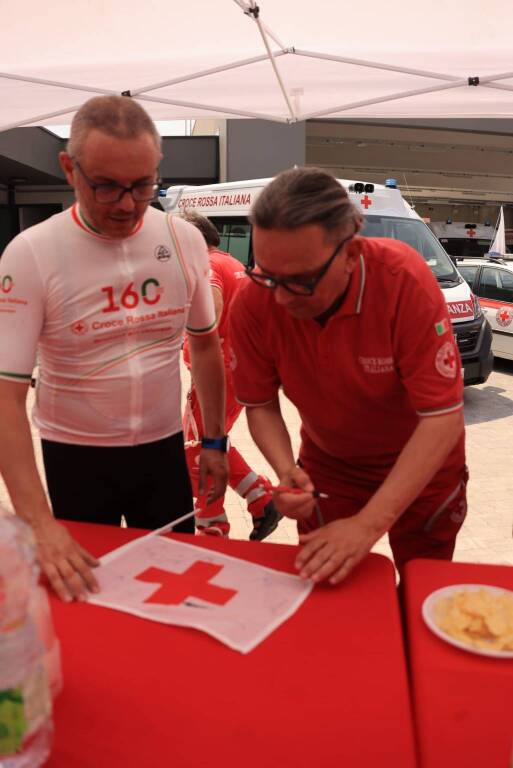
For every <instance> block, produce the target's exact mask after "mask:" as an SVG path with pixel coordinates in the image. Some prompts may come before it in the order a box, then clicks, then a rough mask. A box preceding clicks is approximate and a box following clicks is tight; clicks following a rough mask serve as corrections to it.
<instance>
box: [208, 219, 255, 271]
mask: <svg viewBox="0 0 513 768" xmlns="http://www.w3.org/2000/svg"><path fill="white" fill-rule="evenodd" d="M212 221H213V223H214V224H215V225H216V227H217V230H218V232H219V238H220V240H221V242H220V243H219V248H220V249H221V250H222V251H226V252H227V253H230V254H231V255H232V256H234V257H235V258H236V259H238V261H240V262H241V263H242V264H244V265H246V264H248V263H249V261H250V255H251V225H250V224H249V223H246V222H240V221H227V220H226V219H225V220H222V219H218V218H216V217H212Z"/></svg>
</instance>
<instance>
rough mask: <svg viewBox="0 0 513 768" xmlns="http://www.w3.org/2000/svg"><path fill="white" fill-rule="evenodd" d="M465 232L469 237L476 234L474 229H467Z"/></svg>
mask: <svg viewBox="0 0 513 768" xmlns="http://www.w3.org/2000/svg"><path fill="white" fill-rule="evenodd" d="M467 232H468V236H469V237H474V235H475V234H476V230H475V229H467Z"/></svg>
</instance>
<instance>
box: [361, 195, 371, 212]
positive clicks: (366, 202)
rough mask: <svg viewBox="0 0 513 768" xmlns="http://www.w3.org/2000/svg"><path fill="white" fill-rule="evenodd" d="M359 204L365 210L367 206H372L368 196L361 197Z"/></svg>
mask: <svg viewBox="0 0 513 768" xmlns="http://www.w3.org/2000/svg"><path fill="white" fill-rule="evenodd" d="M360 202H361V204H362V205H363V207H364V208H365V210H367V208H368V207H369V205H372V200H371V199H370V197H369V196H368V195H365V196H364V197H362V199H361V200H360Z"/></svg>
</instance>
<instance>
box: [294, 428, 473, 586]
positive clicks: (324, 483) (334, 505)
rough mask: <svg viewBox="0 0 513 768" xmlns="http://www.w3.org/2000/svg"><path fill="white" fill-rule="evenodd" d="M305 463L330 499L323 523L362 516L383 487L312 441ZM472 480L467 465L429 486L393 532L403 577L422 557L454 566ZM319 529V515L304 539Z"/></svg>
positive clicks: (306, 444)
mask: <svg viewBox="0 0 513 768" xmlns="http://www.w3.org/2000/svg"><path fill="white" fill-rule="evenodd" d="M300 462H301V465H302V466H303V468H304V469H305V471H306V472H307V473H308V475H309V476H310V478H311V480H312V482H313V484H314V486H315V488H316V489H317V490H318V491H323V492H325V493H327V494H328V495H329V498H328V499H319V509H320V513H321V516H322V522H323V523H329V522H331V521H333V520H338V519H340V518H345V517H351V516H352V515H355V514H357V512H359V511H360V509H362V507H363V506H364V505H365V504H366V503H367V502H368V500H369V499H370V498H371V496H373V495H374V493H375V492H376V491H377V490H378V488H379V486H380V484H381V482H382V481H379V482H371V481H368V482H365V481H364V480H363V478H359V479H355V476H354V474H353V473H352V472H351V469H350V468H348V467H347V465H345V464H344V462H343V461H342V460H339V459H336V458H334V457H333V456H328V455H327V454H325V453H324V452H323V451H321V450H320V449H319V448H318V447H317V446H316V445H314V444H313V443H312V442H311V441H310V440H308V439H306V440H303V444H302V446H301V452H300ZM467 480H468V471H467V467H466V466H465V464H464V463H463V462H462V465H461V468H460V469H459V470H457V471H454V472H451V473H450V475H449V476H448V477H446V478H444V483H443V485H439V486H436V487H431V486H428V487H427V489H426V490H425V491H423V492H422V494H421V495H420V496H419V497H418V498H417V499H415V501H414V502H413V503H412V504H410V506H409V507H408V508H407V509H406V510H405V511H404V512H403V514H402V515H401V517H400V518H399V519H398V520H397V521H396V522H395V523H394V525H393V526H392V528H391V529H390V530H389V532H388V539H389V542H390V547H391V549H392V553H393V556H394V562H395V565H396V568H397V570H398V571H399V574H400V575H402V571H403V568H404V565H405V563H406V562H407V561H408V560H413V559H414V558H417V557H426V558H431V559H437V560H452V556H453V553H454V547H455V544H456V536H457V534H458V531H459V530H460V528H461V526H462V524H463V521H464V519H465V516H466V513H467V498H466V486H467ZM317 527H319V520H318V517H317V515H313V516H312V517H310V518H309V519H308V520H303V521H300V523H298V529H299V532H300V533H307V532H308V531H311V530H313V529H315V528H317Z"/></svg>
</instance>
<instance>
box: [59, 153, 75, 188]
mask: <svg viewBox="0 0 513 768" xmlns="http://www.w3.org/2000/svg"><path fill="white" fill-rule="evenodd" d="M59 163H60V164H61V168H62V170H63V171H64V175H65V176H66V180H67V182H68V184H69V185H70V186H72V187H74V186H75V182H74V180H73V160H72V159H71V157H70V156H69V155H68V153H67V152H59Z"/></svg>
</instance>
